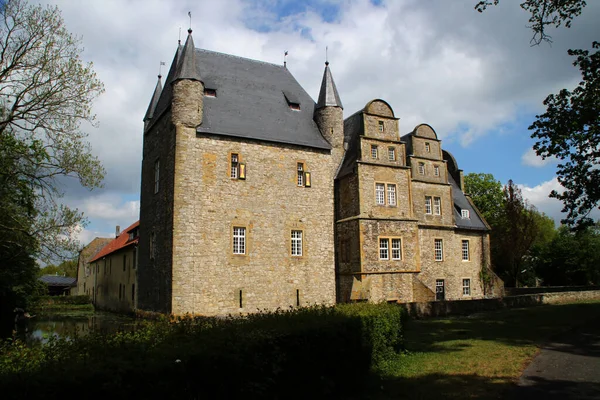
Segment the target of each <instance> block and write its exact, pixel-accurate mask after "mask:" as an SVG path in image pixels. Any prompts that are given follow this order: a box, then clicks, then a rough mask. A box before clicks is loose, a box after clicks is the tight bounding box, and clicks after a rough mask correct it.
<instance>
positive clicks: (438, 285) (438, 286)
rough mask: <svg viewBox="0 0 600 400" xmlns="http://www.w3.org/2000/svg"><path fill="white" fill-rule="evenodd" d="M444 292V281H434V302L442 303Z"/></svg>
mask: <svg viewBox="0 0 600 400" xmlns="http://www.w3.org/2000/svg"><path fill="white" fill-rule="evenodd" d="M444 297H445V290H444V280H443V279H437V280H436V281H435V300H436V301H444Z"/></svg>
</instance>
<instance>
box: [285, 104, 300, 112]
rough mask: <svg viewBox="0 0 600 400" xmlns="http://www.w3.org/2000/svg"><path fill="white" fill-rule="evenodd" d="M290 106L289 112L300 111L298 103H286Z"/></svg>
mask: <svg viewBox="0 0 600 400" xmlns="http://www.w3.org/2000/svg"><path fill="white" fill-rule="evenodd" d="M288 105H289V106H290V110H295V111H300V104H298V103H288Z"/></svg>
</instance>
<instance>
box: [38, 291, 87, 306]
mask: <svg viewBox="0 0 600 400" xmlns="http://www.w3.org/2000/svg"><path fill="white" fill-rule="evenodd" d="M37 304H38V306H42V307H43V306H46V305H83V304H92V299H91V298H90V296H88V295H86V294H82V295H77V296H43V297H40V298H39V300H38V302H37Z"/></svg>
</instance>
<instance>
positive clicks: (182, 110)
mask: <svg viewBox="0 0 600 400" xmlns="http://www.w3.org/2000/svg"><path fill="white" fill-rule="evenodd" d="M188 32H189V35H188V37H187V40H186V42H185V45H183V46H181V45H180V46H179V47H178V49H177V52H176V54H175V57H174V59H173V62H172V64H171V67H170V70H169V72H168V75H167V76H166V80H165V82H164V87H163V84H162V77H161V76H159V80H158V83H157V85H156V88H155V91H154V94H153V96H152V99H151V101H150V105H149V107H148V111H147V113H146V116H145V118H144V139H143V140H144V148H143V160H142V187H141V205H140V224H139V230H140V235H139V246H138V260H139V269H138V271H137V283H138V288H139V289H138V292H137V307H138V308H141V309H146V310H154V311H161V312H170V313H173V314H184V313H194V314H207V315H210V314H226V313H239V312H253V311H256V310H257V309H275V308H277V307H283V308H287V307H289V306H292V307H295V306H303V305H309V304H315V303H319V304H322V303H324V304H333V303H335V302H336V301H352V300H368V301H386V300H387V301H420V300H434V299H436V298H437V299H438V300H443V299H472V298H481V297H484V296H489V295H490V293H484V288H483V286H482V282H481V279H480V275H481V271H482V268H487V267H486V266H487V265H489V235H488V232H489V228H488V226H487V225H486V223H485V222H484V221H483V220H482V218H481V217H480V215H479V214H478V212H477V210H476V209H475V207H474V206H473V204H472V203H471V202H470V201H469V199H468V197H465V195H464V194H463V187H462V171H461V170H460V169H458V166H457V164H456V161H455V160H454V159H453V157H452V156H451V155H450V154H449V153H447V152H445V151H443V150H442V148H441V143H440V141H439V140H438V138H437V135H436V133H435V131H434V130H433V129H432V128H431V127H429V126H428V125H420V126H418V127H416V128H415V129H414V130H413V131H412V132H411V133H409V134H407V135H404V136H401V135H400V130H399V125H398V119H397V118H396V117H395V114H394V112H393V110H392V108H391V107H390V106H389V105H388V104H387V103H386V102H385V101H383V100H373V101H370V102H369V103H367V105H366V106H365V107H364V108H363V109H362V110H359V111H358V112H356V113H355V114H353V115H352V116H350V117H348V118H347V119H346V120H344V118H343V107H342V102H341V97H340V95H339V93H338V91H337V89H336V86H335V83H334V80H333V77H332V74H331V70H330V68H329V65H328V63H326V66H325V72H324V75H323V81H322V85H321V89H320V93H319V94H318V101H317V103H315V102H314V100H313V99H312V98H311V96H310V95H309V94H308V93H306V91H305V90H304V89H303V88H302V87H301V86H300V84H299V83H298V82H297V81H296V80H295V79H294V77H293V76H292V75H291V73H290V72H289V71H288V70H287V68H285V66H280V65H275V64H269V63H264V62H259V61H255V60H250V59H245V58H240V57H234V56H231V55H227V54H221V53H216V52H212V51H207V50H201V49H196V48H195V46H194V42H193V39H192V32H191V30H190V31H188Z"/></svg>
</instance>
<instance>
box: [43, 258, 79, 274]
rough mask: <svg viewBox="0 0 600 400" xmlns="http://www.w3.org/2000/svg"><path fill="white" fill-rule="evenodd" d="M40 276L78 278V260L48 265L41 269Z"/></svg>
mask: <svg viewBox="0 0 600 400" xmlns="http://www.w3.org/2000/svg"><path fill="white" fill-rule="evenodd" d="M38 275H39V276H42V275H60V276H70V277H71V278H77V259H74V260H66V261H63V262H61V263H60V264H58V265H54V264H50V265H46V266H45V267H44V268H40V270H39V272H38Z"/></svg>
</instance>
